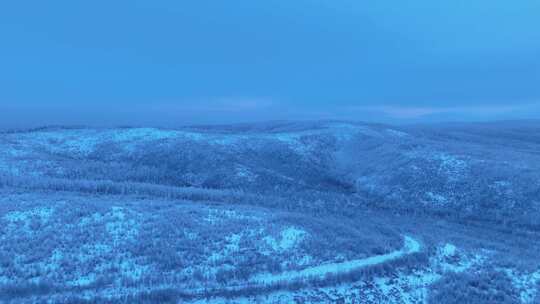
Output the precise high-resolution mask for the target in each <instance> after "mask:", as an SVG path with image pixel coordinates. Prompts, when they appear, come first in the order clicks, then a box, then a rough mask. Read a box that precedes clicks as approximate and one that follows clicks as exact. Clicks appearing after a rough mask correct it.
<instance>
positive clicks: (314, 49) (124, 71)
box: [0, 0, 540, 126]
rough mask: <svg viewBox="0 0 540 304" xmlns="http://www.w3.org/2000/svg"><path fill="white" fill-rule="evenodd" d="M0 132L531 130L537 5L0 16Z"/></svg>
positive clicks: (346, 2) (182, 5)
mask: <svg viewBox="0 0 540 304" xmlns="http://www.w3.org/2000/svg"><path fill="white" fill-rule="evenodd" d="M0 39H1V40H0V86H1V89H0V118H1V119H0V121H1V122H0V125H4V126H5V125H17V126H21V125H41V124H95V125H114V124H139V125H142V124H144V125H162V126H171V125H179V124H191V123H213V122H215V123H227V122H245V121H258V120H273V119H352V120H368V121H382V122H395V123H402V122H418V121H443V120H492V119H520V118H540V1H536V0H534V1H533V0H524V1H507V0H506V1H502V0H468V1H465V0H453V1H428V0H412V1H390V0H377V1H353V0H341V1H331V0H325V1H321V0H310V1H307V0H298V1H272V0H269V1H247V0H246V1H206V0H198V1H189V2H188V1H24V0H21V1H6V2H4V3H2V4H0Z"/></svg>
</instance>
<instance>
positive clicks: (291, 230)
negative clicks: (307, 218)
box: [264, 227, 307, 252]
mask: <svg viewBox="0 0 540 304" xmlns="http://www.w3.org/2000/svg"><path fill="white" fill-rule="evenodd" d="M306 235H307V233H306V232H305V231H304V230H301V229H299V228H296V227H288V228H286V229H284V230H283V231H281V233H280V239H279V240H276V239H275V238H273V237H271V236H266V237H265V238H264V241H265V242H266V244H267V245H268V246H270V247H271V248H272V250H273V251H278V252H284V251H287V250H290V249H291V248H293V247H294V246H296V244H298V243H299V242H301V241H302V240H303V239H304V238H305V237H306Z"/></svg>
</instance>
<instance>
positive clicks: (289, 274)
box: [251, 236, 422, 286]
mask: <svg viewBox="0 0 540 304" xmlns="http://www.w3.org/2000/svg"><path fill="white" fill-rule="evenodd" d="M421 247H422V246H421V244H420V242H418V241H417V240H415V239H414V238H412V237H410V236H404V244H403V247H402V248H401V249H399V250H395V251H392V252H390V253H386V254H382V255H376V256H371V257H368V258H364V259H357V260H351V261H346V262H342V263H331V264H323V265H318V266H313V267H309V268H306V269H303V270H299V271H286V272H282V273H278V274H271V273H266V274H260V275H257V276H255V277H254V278H253V279H252V280H251V281H252V282H253V283H255V284H260V285H266V286H268V285H275V284H278V283H283V282H294V281H298V280H303V279H308V280H309V279H324V278H325V277H326V276H328V275H336V274H342V273H347V272H351V271H354V270H358V269H361V268H364V267H367V266H373V265H377V264H382V263H385V262H388V261H391V260H395V259H398V258H400V257H402V256H405V255H408V254H413V253H417V252H420V249H421Z"/></svg>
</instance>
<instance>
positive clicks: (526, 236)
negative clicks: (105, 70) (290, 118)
mask: <svg viewBox="0 0 540 304" xmlns="http://www.w3.org/2000/svg"><path fill="white" fill-rule="evenodd" d="M539 129H540V124H537V123H536V122H506V123H504V124H488V123H485V124H446V125H418V126H407V127H395V126H388V125H382V124H365V123H351V122H336V121H326V122H301V123H293V122H272V123H264V124H242V125H230V126H195V127H185V128H180V129H175V130H167V129H155V128H114V129H92V128H60V127H49V128H41V129H35V130H26V131H13V132H4V133H2V134H0V194H1V198H0V224H1V225H0V240H1V243H0V302H1V301H6V302H13V303H36V302H39V301H42V300H44V299H48V300H52V301H53V302H55V303H124V302H126V301H127V302H136V303H156V302H158V303H185V302H194V303H201V302H202V303H205V302H208V303H223V302H230V303H239V302H240V303H255V302H269V303H291V302H297V303H304V302H315V303H334V302H339V301H342V302H346V303H353V302H354V301H360V302H362V303H444V302H445V301H446V302H447V303H463V302H464V301H465V300H463V299H469V300H468V301H472V303H533V301H535V299H538V298H537V294H538V292H537V291H538V284H540V255H539V254H538V252H540V242H537V241H538V239H540V226H539V225H540V224H539V223H540V154H539V153H538V151H540V137H539V136H538V134H540V133H539V132H537V131H538V130H539ZM453 299H456V301H457V302H452V300H453ZM459 299H461V300H459ZM465 302H466V301H465Z"/></svg>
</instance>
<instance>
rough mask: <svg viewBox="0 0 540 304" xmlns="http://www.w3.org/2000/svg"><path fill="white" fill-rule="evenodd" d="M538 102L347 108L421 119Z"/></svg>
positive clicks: (524, 108) (524, 107)
mask: <svg viewBox="0 0 540 304" xmlns="http://www.w3.org/2000/svg"><path fill="white" fill-rule="evenodd" d="M539 109H540V102H532V103H519V104H510V105H481V106H450V107H437V106H426V107H423V106H400V105H389V106H358V107H350V108H349V110H352V111H355V112H364V113H366V112H367V113H370V112H371V113H380V114H382V115H385V116H386V117H388V118H391V119H400V120H421V119H424V118H429V117H433V116H438V115H439V116H442V115H444V116H456V117H464V118H471V117H472V118H484V117H491V118H493V117H496V116H499V115H504V116H507V115H511V114H513V113H527V112H530V111H538V110H539Z"/></svg>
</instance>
